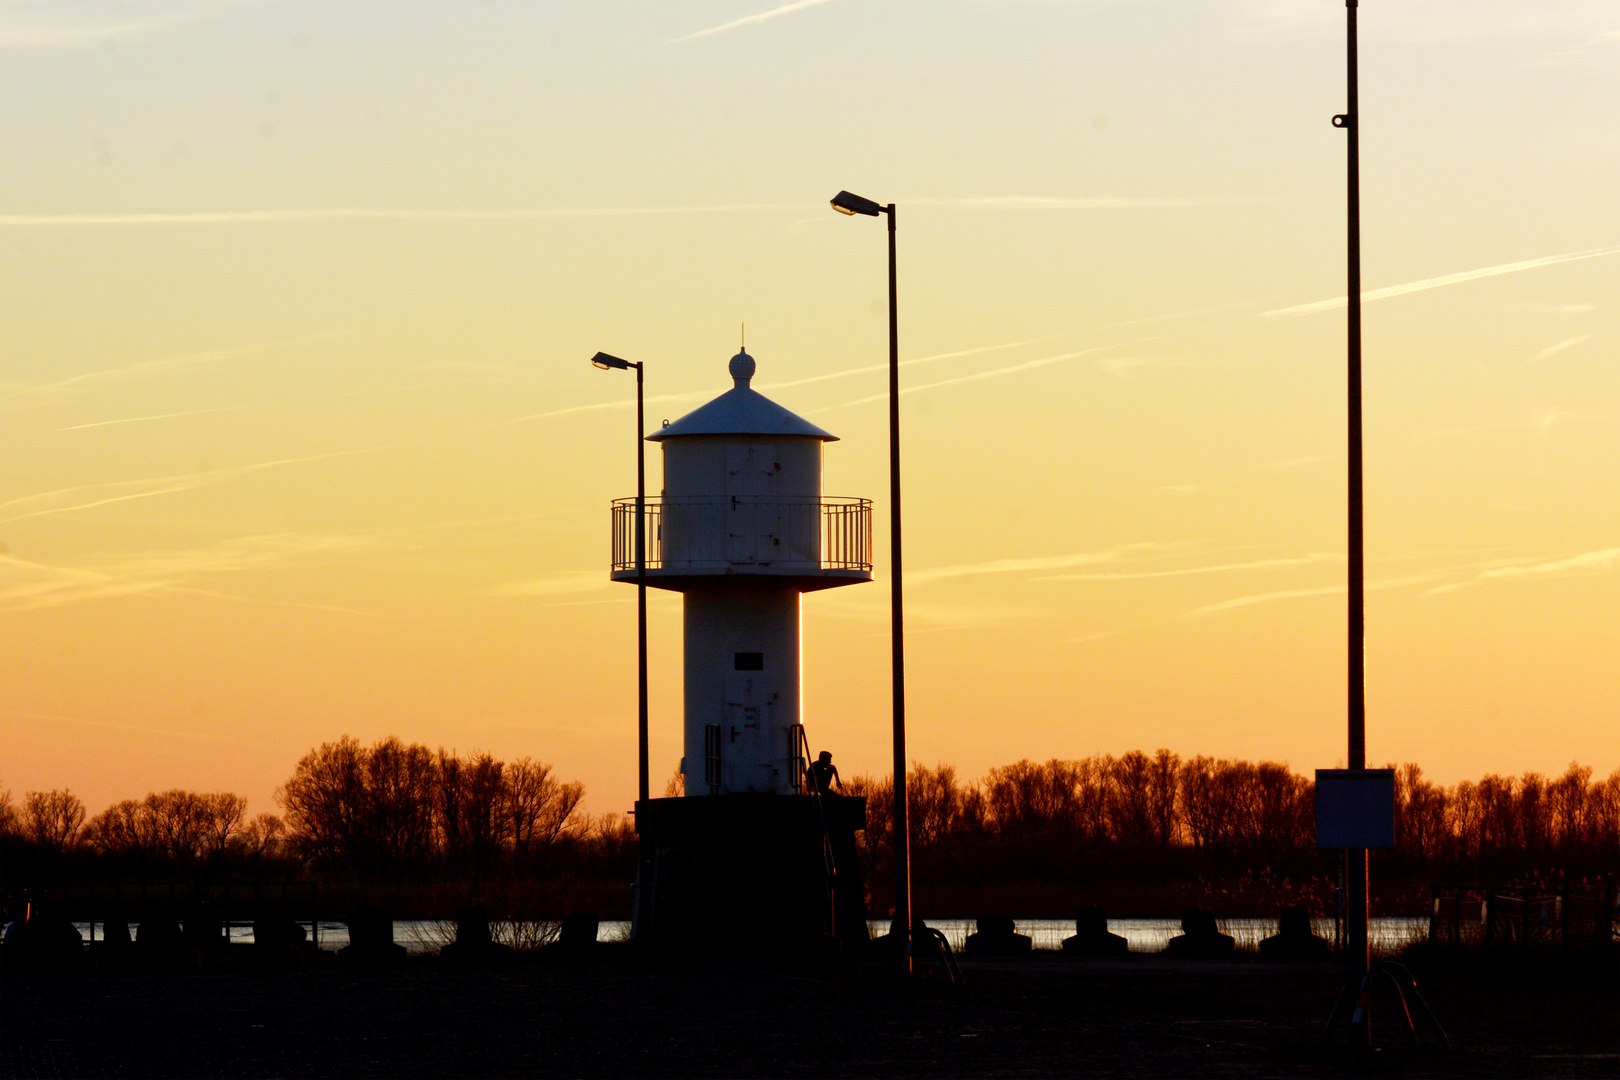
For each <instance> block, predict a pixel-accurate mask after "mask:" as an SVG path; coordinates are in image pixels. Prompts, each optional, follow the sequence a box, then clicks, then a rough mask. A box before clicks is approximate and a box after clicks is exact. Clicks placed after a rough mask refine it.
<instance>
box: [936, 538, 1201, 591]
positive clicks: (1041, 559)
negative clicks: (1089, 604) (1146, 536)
mask: <svg viewBox="0 0 1620 1080" xmlns="http://www.w3.org/2000/svg"><path fill="white" fill-rule="evenodd" d="M1182 546H1184V545H1182V544H1159V543H1150V542H1140V543H1135V544H1120V545H1117V546H1115V547H1111V548H1107V549H1106V550H1103V551H1081V552H1074V553H1072V554H1068V555H1040V556H1035V557H1033V558H1024V559H988V560H986V561H984V562H976V563H959V564H957V565H955V566H935V567H931V568H928V569H924V570H913V571H910V572H909V573H907V574H906V584H907V585H931V584H934V583H935V582H939V581H949V580H952V579H955V578H965V577H979V576H981V575H984V574H1014V573H1027V572H1030V571H1038V570H1065V569H1068V568H1070V567H1074V566H1096V565H1100V564H1105V563H1116V562H1120V561H1122V560H1124V559H1125V558H1127V557H1128V556H1131V555H1139V554H1147V553H1151V552H1162V551H1172V550H1175V549H1176V548H1179V547H1182Z"/></svg>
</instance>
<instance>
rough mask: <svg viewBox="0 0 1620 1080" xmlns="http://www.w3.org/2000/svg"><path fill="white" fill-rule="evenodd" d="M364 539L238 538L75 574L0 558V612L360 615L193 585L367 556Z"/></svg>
mask: <svg viewBox="0 0 1620 1080" xmlns="http://www.w3.org/2000/svg"><path fill="white" fill-rule="evenodd" d="M381 543H382V541H381V539H380V538H379V537H377V536H372V535H364V534H326V535H321V534H301V533H275V534H267V535H261V536H243V537H236V538H234V539H230V540H226V541H222V542H220V543H218V544H213V545H209V546H207V547H199V548H181V549H171V550H161V551H146V552H135V553H116V554H105V555H98V556H94V557H92V558H89V559H87V560H85V561H84V563H82V564H81V565H77V566H52V565H49V564H46V563H37V562H30V561H27V560H24V559H20V558H17V557H15V556H11V555H4V554H0V611H24V610H30V609H35V608H46V607H59V606H62V605H64V604H77V603H85V602H87V601H91V600H101V599H107V598H111V597H122V596H143V595H150V594H155V593H185V594H190V595H197V596H207V597H212V598H216V599H222V600H230V601H234V602H239V603H250V604H262V605H270V606H275V607H297V608H310V609H315V610H321V611H336V612H343V613H345V614H365V613H364V612H359V611H355V610H354V609H352V608H346V607H340V606H337V605H332V604H318V603H307V602H300V601H289V600H281V599H275V598H264V597H254V596H240V595H236V594H232V593H226V592H220V591H218V590H215V589H209V588H204V587H202V586H200V585H198V584H196V582H197V580H198V579H200V578H207V577H212V576H217V575H221V574H230V573H236V572H240V571H243V570H249V569H254V568H261V567H267V566H275V565H282V564H286V563H288V562H294V561H297V560H300V559H307V558H310V557H314V556H319V555H327V554H336V553H344V552H354V551H360V550H374V549H376V548H378V547H379V546H380V545H381Z"/></svg>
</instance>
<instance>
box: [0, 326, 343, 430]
mask: <svg viewBox="0 0 1620 1080" xmlns="http://www.w3.org/2000/svg"><path fill="white" fill-rule="evenodd" d="M356 333H358V330H357V329H356V328H354V327H346V328H342V329H337V330H322V331H319V332H317V333H313V334H300V335H299V336H297V337H290V338H276V339H273V340H270V341H255V342H252V343H250V344H247V345H232V346H230V347H228V348H224V349H208V350H206V351H203V352H194V353H177V354H175V355H173V356H159V357H155V358H153V359H151V360H138V361H136V362H135V363H133V364H123V365H121V366H119V367H115V368H103V369H102V370H100V371H87V372H85V373H84V374H82V375H73V376H70V377H69V378H66V379H59V380H57V381H56V382H51V383H38V384H34V385H23V386H17V385H13V386H10V387H7V388H6V400H9V401H16V400H18V399H24V398H29V397H33V396H38V395H49V394H62V393H74V392H78V391H82V390H88V389H94V388H96V387H99V386H104V385H109V384H113V385H121V384H124V383H131V382H141V381H143V380H146V379H154V378H159V377H162V376H164V375H168V374H170V373H171V372H175V371H179V370H182V369H185V368H189V367H194V366H196V365H198V364H211V363H217V362H219V361H222V360H238V359H242V358H244V357H249V356H255V355H259V354H262V353H267V352H274V351H276V350H279V349H289V348H296V347H298V346H301V345H310V344H314V343H315V342H320V341H330V340H333V339H335V338H342V337H350V336H352V335H354V334H356ZM200 411H209V410H200ZM173 415H177V416H178V415H187V414H182V413H176V414H173ZM136 419H142V420H144V419H154V418H153V417H137V418H136ZM114 422H122V421H114ZM84 426H86V427H91V426H94V425H90V424H86V425H84Z"/></svg>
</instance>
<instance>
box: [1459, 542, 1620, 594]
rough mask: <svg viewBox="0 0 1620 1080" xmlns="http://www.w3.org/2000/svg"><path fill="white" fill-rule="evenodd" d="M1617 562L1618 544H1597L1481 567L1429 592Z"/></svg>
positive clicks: (1596, 569) (1595, 569) (1602, 569)
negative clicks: (1564, 555) (1543, 557)
mask: <svg viewBox="0 0 1620 1080" xmlns="http://www.w3.org/2000/svg"><path fill="white" fill-rule="evenodd" d="M1617 565H1620V547H1613V548H1600V549H1598V550H1596V551H1584V552H1582V553H1581V554H1579V555H1570V556H1568V557H1567V558H1562V559H1552V560H1548V561H1543V562H1532V561H1528V560H1526V561H1525V562H1524V563H1521V564H1518V565H1511V566H1495V567H1491V568H1490V569H1487V570H1482V571H1480V572H1479V574H1478V575H1476V576H1475V577H1473V578H1472V579H1470V580H1468V581H1459V582H1454V583H1452V584H1449V585H1441V586H1438V587H1436V588H1433V589H1430V590H1429V592H1431V593H1443V592H1451V591H1452V590H1453V589H1461V588H1464V587H1465V586H1468V585H1473V584H1477V583H1479V582H1482V581H1501V580H1504V579H1515V578H1545V577H1567V576H1569V575H1572V574H1590V573H1601V574H1608V573H1613V572H1614V570H1615V568H1616V566H1617Z"/></svg>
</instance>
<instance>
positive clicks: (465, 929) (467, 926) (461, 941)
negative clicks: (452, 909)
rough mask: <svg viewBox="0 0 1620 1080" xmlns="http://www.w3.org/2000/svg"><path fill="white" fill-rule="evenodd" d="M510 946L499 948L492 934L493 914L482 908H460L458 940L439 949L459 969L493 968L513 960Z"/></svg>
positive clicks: (457, 913) (457, 910) (446, 959)
mask: <svg viewBox="0 0 1620 1080" xmlns="http://www.w3.org/2000/svg"><path fill="white" fill-rule="evenodd" d="M513 955H514V954H513V951H512V947H511V946H510V945H498V944H496V942H495V939H494V938H492V937H490V934H489V913H488V912H486V911H485V910H484V909H483V908H481V907H464V908H457V909H456V940H455V941H453V942H451V943H450V944H448V945H446V946H445V947H444V948H442V949H440V950H439V956H440V958H442V959H443V960H444V961H445V962H447V963H450V964H454V965H456V966H458V967H489V966H492V965H495V964H501V963H505V962H507V961H509V960H511V959H512V957H513Z"/></svg>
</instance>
